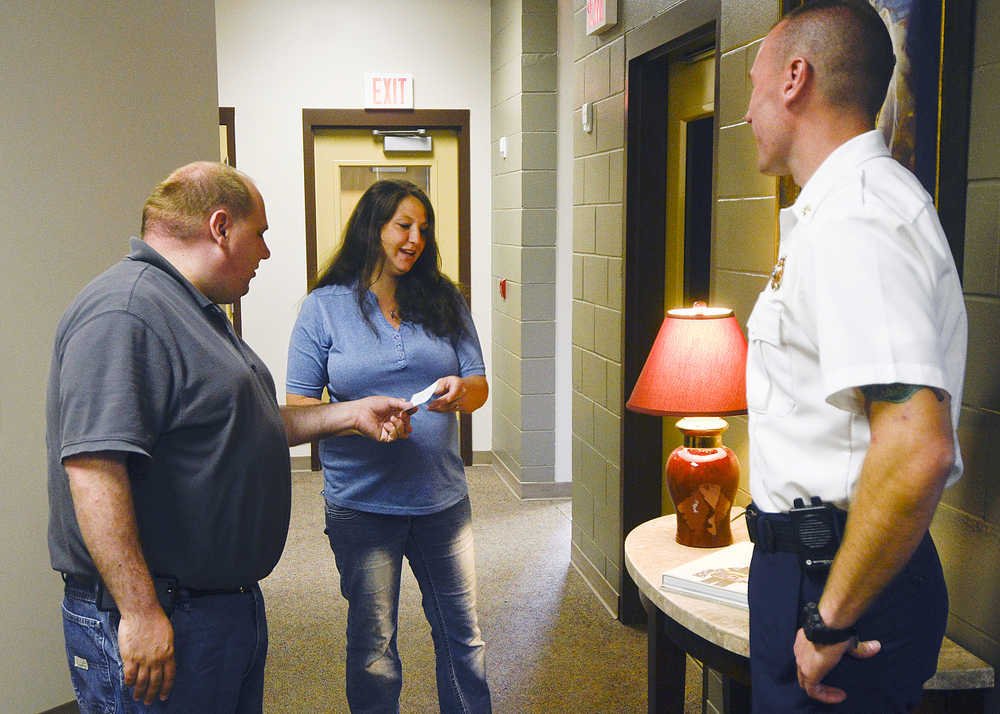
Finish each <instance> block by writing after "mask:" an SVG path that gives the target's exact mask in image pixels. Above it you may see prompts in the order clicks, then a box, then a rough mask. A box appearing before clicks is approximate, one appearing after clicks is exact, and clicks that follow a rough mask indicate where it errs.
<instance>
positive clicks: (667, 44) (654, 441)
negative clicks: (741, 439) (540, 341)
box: [618, 0, 720, 624]
mask: <svg viewBox="0 0 1000 714" xmlns="http://www.w3.org/2000/svg"><path fill="white" fill-rule="evenodd" d="M719 13H720V9H719V2H718V0H688V1H687V2H685V3H682V4H680V5H678V6H675V7H674V8H672V9H671V10H668V11H667V12H665V13H664V14H663V15H660V16H659V17H657V18H655V19H654V20H651V21H650V22H649V23H647V24H646V25H644V26H642V27H641V28H637V29H636V30H633V31H632V33H630V34H629V36H628V39H627V41H626V78H625V87H626V89H625V91H626V101H625V107H626V110H625V114H626V115H625V130H626V139H625V315H624V320H625V339H624V344H625V352H624V359H623V363H622V368H623V371H624V374H623V380H622V381H623V385H622V386H623V388H624V397H625V398H626V399H627V398H628V395H629V394H631V392H632V388H633V387H634V386H635V382H636V380H637V379H638V378H639V373H640V372H641V371H642V366H643V364H644V363H645V361H646V355H648V354H649V350H650V348H651V347H652V345H653V340H655V339H656V333H657V331H658V330H659V328H660V324H661V323H662V322H663V299H662V295H663V290H664V275H663V273H664V262H665V260H666V246H665V236H666V219H667V217H666V211H665V210H664V207H665V206H666V191H667V176H666V170H667V169H666V166H667V66H668V63H669V62H670V59H671V57H672V56H676V55H678V54H681V53H684V52H685V51H687V50H690V49H691V48H693V47H696V46H699V45H704V44H705V43H706V42H712V41H714V43H715V46H716V47H718V46H719V41H718V40H719V38H718V27H719ZM716 96H718V63H717V64H716ZM716 116H718V112H716ZM717 132H718V126H716V134H717ZM713 195H714V192H713ZM662 449H663V435H662V422H661V420H660V419H655V418H651V417H649V416H647V415H644V414H636V413H634V412H630V411H628V410H623V417H622V453H621V464H622V482H621V504H622V505H621V508H622V519H621V527H622V533H621V541H620V542H621V548H622V553H621V557H622V561H621V562H625V560H624V557H625V556H624V548H625V536H626V535H627V534H628V533H629V532H630V531H631V530H632V529H633V528H635V527H636V526H637V525H639V524H640V523H643V522H645V521H648V520H649V519H651V518H656V517H657V516H659V515H660V503H661V480H662V477H661V469H662V461H663V456H662V454H663V452H662ZM619 592H620V595H619V597H618V618H619V619H620V620H621V621H622V622H625V623H628V624H640V623H643V622H645V621H646V612H645V610H644V608H643V606H642V602H641V600H640V598H639V590H638V588H637V587H636V585H635V583H634V582H632V578H631V577H630V576H629V574H628V571H627V570H626V569H625V568H622V582H621V588H620V590H619Z"/></svg>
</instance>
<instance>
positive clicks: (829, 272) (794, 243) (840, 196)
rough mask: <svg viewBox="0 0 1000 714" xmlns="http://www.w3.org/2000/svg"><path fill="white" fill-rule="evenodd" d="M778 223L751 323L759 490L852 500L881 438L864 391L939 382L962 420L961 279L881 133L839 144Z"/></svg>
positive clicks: (764, 496) (771, 495)
mask: <svg viewBox="0 0 1000 714" xmlns="http://www.w3.org/2000/svg"><path fill="white" fill-rule="evenodd" d="M779 221H780V228H781V242H780V246H779V250H778V265H777V266H776V267H775V272H774V274H773V275H772V277H771V279H770V280H769V281H768V283H767V285H766V287H765V289H764V291H763V292H762V293H761V294H760V297H759V298H758V299H757V303H756V305H755V306H754V309H753V313H752V314H751V316H750V320H749V321H748V323H747V332H748V337H749V343H750V345H749V354H748V359H747V404H748V409H749V431H750V495H751V497H752V498H753V500H754V502H755V503H756V504H757V505H758V506H759V507H760V508H761V510H763V511H769V512H776V511H787V510H788V509H789V508H791V506H792V503H793V501H794V499H795V498H803V499H805V501H806V503H808V502H809V497H810V496H819V497H820V498H822V499H823V500H825V501H829V502H832V503H834V504H836V505H838V506H840V507H841V508H845V509H846V508H848V506H849V505H850V502H851V500H852V498H853V496H854V492H855V488H856V486H857V479H858V476H859V474H860V472H861V465H862V462H863V461H864V459H865V455H866V453H867V452H868V446H869V444H870V441H871V433H870V431H869V427H868V420H867V419H866V417H865V414H864V402H863V398H862V396H861V393H860V390H859V387H862V386H865V385H868V384H891V383H893V382H903V383H908V384H919V385H925V386H928V387H936V388H938V389H943V390H945V391H946V392H948V394H949V395H950V396H951V418H952V425H953V426H954V427H955V428H956V429H957V426H958V415H959V411H960V409H961V403H962V382H963V379H964V372H965V354H966V335H967V325H966V315H965V301H964V298H963V296H962V288H961V285H960V282H959V279H958V273H957V272H956V270H955V264H954V260H953V259H952V255H951V251H950V249H949V246H948V242H947V240H946V238H945V236H944V232H943V231H942V229H941V224H940V222H939V221H938V217H937V213H936V212H935V210H934V204H933V202H932V200H931V198H930V196H929V195H928V194H927V192H926V191H924V189H923V187H922V186H921V185H920V183H919V181H918V180H917V179H916V177H915V176H913V174H911V173H910V172H909V171H907V170H906V169H905V168H904V167H903V166H901V165H900V164H899V163H898V162H896V161H895V160H893V159H892V158H891V156H890V155H889V152H888V150H887V149H886V146H885V142H884V140H883V138H882V135H881V133H880V132H878V131H871V132H868V133H865V134H861V135H859V136H856V137H854V138H853V139H851V140H849V141H847V142H845V143H844V144H842V145H841V146H839V147H838V148H837V149H836V150H835V151H833V152H832V153H831V154H830V155H829V156H828V157H827V158H826V160H825V161H824V162H823V163H822V164H821V165H820V167H819V168H818V169H817V170H816V172H815V173H814V174H813V175H812V177H811V178H810V179H809V181H808V182H807V183H806V185H805V186H804V187H803V189H802V192H801V193H800V194H799V197H798V199H797V200H796V201H795V204H794V205H793V206H792V207H790V208H786V209H783V210H782V211H781V215H780V218H779ZM954 438H955V456H956V458H955V464H954V466H953V467H952V471H951V474H950V475H949V478H948V483H949V485H950V484H951V483H954V482H955V481H956V480H957V479H958V478H959V476H961V473H962V463H961V456H960V454H959V450H958V438H957V435H956V436H955V437H954Z"/></svg>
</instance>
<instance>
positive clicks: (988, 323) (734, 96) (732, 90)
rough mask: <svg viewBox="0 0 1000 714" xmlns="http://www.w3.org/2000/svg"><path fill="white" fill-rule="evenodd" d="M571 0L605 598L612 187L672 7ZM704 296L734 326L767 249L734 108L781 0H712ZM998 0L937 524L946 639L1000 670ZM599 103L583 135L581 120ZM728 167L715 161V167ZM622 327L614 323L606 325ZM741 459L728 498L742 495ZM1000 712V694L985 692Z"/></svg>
mask: <svg viewBox="0 0 1000 714" xmlns="http://www.w3.org/2000/svg"><path fill="white" fill-rule="evenodd" d="M584 5H585V3H584V2H583V0H574V4H573V8H574V12H573V22H574V70H575V71H574V75H573V77H572V78H569V79H565V80H561V86H560V90H561V91H567V88H568V87H569V86H570V83H572V88H573V91H574V101H573V105H574V108H575V115H574V116H575V121H574V129H573V131H574V166H573V239H574V240H573V242H574V245H573V328H572V355H573V360H572V362H573V382H572V384H573V429H572V432H573V437H572V443H573V473H574V484H573V521H574V522H573V546H572V548H573V561H574V564H575V565H577V567H578V568H579V569H580V570H581V572H582V573H584V575H585V577H587V579H588V581H589V582H590V584H591V586H592V587H593V588H594V590H595V591H596V592H597V593H598V595H599V596H600V597H601V599H602V600H604V602H605V603H606V604H608V606H609V607H613V604H614V600H615V598H616V597H617V594H618V589H619V587H620V582H621V579H620V575H621V567H622V566H621V562H620V559H619V552H620V548H621V542H620V539H621V535H620V524H621V505H620V503H619V502H618V495H617V494H618V493H619V489H620V483H621V472H620V455H619V453H618V452H619V451H620V442H621V437H620V435H621V404H622V402H623V401H624V395H623V394H622V393H621V391H622V365H621V361H620V360H621V352H620V351H619V350H620V344H621V334H622V323H621V320H622V312H621V311H622V296H623V285H622V275H623V271H622V266H623V264H624V263H623V260H624V256H623V255H621V253H620V252H619V250H620V246H621V245H622V235H623V233H622V225H621V221H622V215H623V213H622V210H621V209H622V197H623V193H624V160H623V158H624V153H623V151H622V150H623V147H624V119H625V115H624V95H623V92H624V80H625V73H626V67H625V59H624V58H625V56H626V54H625V49H626V46H627V45H628V43H629V41H630V37H632V36H633V35H632V33H633V31H637V30H638V31H639V32H637V35H638V34H641V31H642V30H643V27H644V25H646V24H647V23H649V22H650V21H651V20H655V19H656V18H657V16H659V15H660V14H662V13H663V12H666V11H668V10H672V9H673V8H675V7H677V6H678V3H676V2H668V0H661V2H652V3H651V2H648V1H647V0H622V2H621V4H620V6H619V18H620V22H619V25H618V26H617V27H615V28H612V29H611V30H610V31H609V32H607V33H604V34H602V35H600V36H597V37H593V36H587V35H586V34H585V32H584V23H585V10H584ZM720 10H721V20H720V27H719V47H718V51H719V65H718V66H719V94H718V98H717V103H716V113H717V117H718V127H719V134H718V142H717V160H716V168H717V171H716V174H717V179H716V201H715V207H714V215H713V238H712V240H713V244H712V284H711V292H712V302H713V303H715V304H726V305H729V306H731V307H733V308H734V310H735V312H736V316H737V318H738V319H739V320H740V322H741V323H742V324H744V325H745V323H746V320H747V318H748V316H749V314H750V311H751V309H752V307H753V304H754V301H755V300H756V296H757V294H758V292H759V291H760V289H761V288H762V286H763V284H764V283H765V281H766V279H767V276H768V275H769V274H770V271H771V269H772V267H773V265H774V261H775V258H776V254H777V238H778V230H777V213H778V209H779V196H780V195H781V191H780V187H779V182H778V181H777V180H776V179H774V178H769V177H764V176H761V175H760V174H759V173H758V172H757V169H756V151H755V148H754V144H753V139H752V136H751V134H750V131H749V128H748V126H747V125H746V123H745V122H744V119H743V117H744V113H745V110H746V106H747V102H748V100H749V94H750V85H749V79H748V72H749V69H750V67H751V65H752V63H753V60H754V58H755V57H756V53H757V50H758V49H759V46H760V41H761V40H762V38H763V37H764V35H766V33H767V31H768V30H769V29H770V27H771V25H772V24H773V23H774V22H775V21H776V20H777V19H778V17H779V13H780V2H779V0H755V1H754V2H747V1H746V0H721V4H720ZM998 18H1000V0H980V2H978V3H977V17H976V31H975V38H974V47H975V59H974V68H973V83H972V85H973V86H972V94H973V96H972V112H971V114H972V116H971V130H970V134H971V136H970V151H969V163H968V170H969V175H968V196H967V221H966V236H965V254H964V260H963V269H964V278H963V282H964V288H965V293H966V304H967V308H968V313H969V326H970V335H969V360H968V367H967V377H966V385H965V395H964V404H963V413H962V421H961V429H960V437H961V443H962V453H963V458H964V460H965V463H966V473H965V476H964V477H963V479H962V480H961V481H960V482H959V483H958V484H957V485H956V486H954V487H953V488H951V489H949V490H948V491H946V493H945V495H944V499H943V502H942V505H941V507H940V508H939V509H938V513H937V516H936V518H935V520H934V523H933V525H932V532H933V534H934V537H935V540H936V542H937V544H938V548H939V550H940V552H941V557H942V561H943V563H944V568H945V574H946V578H947V580H948V587H949V591H950V593H951V612H950V621H949V630H948V634H949V636H950V637H951V638H952V639H954V640H956V641H957V642H959V643H960V644H962V645H964V646H965V647H967V648H968V649H970V650H971V651H973V652H974V653H976V654H978V655H979V656H981V657H983V658H985V659H987V660H988V661H989V662H991V663H992V664H993V665H994V666H1000V613H998V612H997V609H996V608H995V607H992V606H990V604H991V603H994V602H996V601H997V600H998V597H1000V574H998V573H997V569H996V568H995V567H994V564H995V563H997V562H1000V485H998V483H1000V479H998V478H997V477H998V476H1000V359H998V358H997V354H998V353H1000V169H998V167H1000V118H998V117H997V113H996V112H995V107H996V106H997V103H998V101H1000V49H998V46H997V44H996V43H995V42H990V41H989V38H991V37H994V36H996V35H997V34H998V33H1000V19H998ZM585 102H591V103H592V104H593V105H594V109H595V111H594V117H595V127H594V131H593V133H591V134H585V133H584V132H583V131H582V129H581V128H580V123H579V112H580V107H581V106H582V105H583V104H584V103H585ZM722 167H724V170H723V168H722ZM616 321H617V322H618V324H617V325H616V324H615V322H616ZM729 421H730V430H729V432H728V433H727V436H726V442H727V444H729V445H730V446H731V447H732V448H733V449H734V450H735V451H736V452H737V454H738V455H739V457H740V458H741V460H742V461H743V463H744V464H746V463H747V459H746V454H747V449H746V420H745V418H741V417H736V418H732V419H730V420H729ZM746 475H747V474H746V470H745V469H744V474H743V481H742V483H741V493H740V496H739V499H740V501H741V502H744V503H745V502H746V501H747V500H748V499H749V494H748V492H747V480H746ZM993 706H994V708H995V709H997V710H1000V703H998V702H994V703H993Z"/></svg>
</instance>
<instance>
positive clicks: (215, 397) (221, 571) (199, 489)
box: [46, 163, 410, 712]
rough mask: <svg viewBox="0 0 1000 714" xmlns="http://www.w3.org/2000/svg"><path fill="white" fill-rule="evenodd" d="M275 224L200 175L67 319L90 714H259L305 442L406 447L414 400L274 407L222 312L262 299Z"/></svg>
mask: <svg viewBox="0 0 1000 714" xmlns="http://www.w3.org/2000/svg"><path fill="white" fill-rule="evenodd" d="M266 230H267V216H266V213H265V209H264V202H263V199H262V198H261V195H260V193H259V192H258V191H257V188H256V187H255V186H254V185H253V183H252V182H251V181H250V180H249V179H248V178H247V177H246V176H244V175H243V174H240V173H239V172H237V171H235V170H234V169H231V168H229V167H227V166H225V165H223V164H212V163H196V164H190V165H188V166H184V167H182V168H180V169H178V170H177V171H175V172H173V173H172V174H171V175H170V176H168V177H167V178H166V179H165V180H164V181H163V182H161V183H160V184H159V185H158V186H157V187H156V188H155V189H154V190H153V192H152V194H150V196H149V198H148V199H147V201H146V205H145V206H144V208H143V214H142V239H141V240H140V239H136V238H133V239H132V243H131V252H130V253H129V255H128V256H127V257H126V258H125V259H124V260H122V261H121V262H120V263H118V264H117V265H115V266H113V267H111V268H110V269H109V270H107V271H106V272H105V273H104V274H102V275H100V276H98V277H97V278H96V279H95V280H94V281H93V282H92V283H90V285H88V286H87V287H86V288H84V290H83V291H82V292H81V293H80V294H79V295H78V296H77V298H76V300H75V301H74V303H73V304H72V305H71V306H70V308H69V309H68V310H67V312H66V314H65V315H64V316H63V319H62V321H61V322H60V324H59V328H58V331H57V334H56V339H55V347H54V351H53V358H52V365H51V371H50V377H49V387H48V401H47V418H48V429H47V435H46V441H47V444H48V454H49V502H50V519H49V550H50V555H51V561H52V567H53V568H54V569H55V570H57V571H59V572H61V573H62V574H63V577H64V580H65V581H66V592H65V594H66V597H65V599H64V601H63V620H64V631H65V636H66V653H67V658H68V662H69V667H70V672H71V675H72V678H73V684H74V690H75V691H76V693H77V698H78V700H79V702H80V705H81V708H82V710H84V711H97V710H101V711H103V710H104V709H103V708H102V707H105V706H107V707H110V708H111V709H113V710H115V711H121V710H126V711H157V712H163V711H170V712H174V711H176V712H192V711H237V712H260V711H261V709H262V700H263V676H264V660H265V656H266V652H267V625H266V618H265V615H264V607H263V600H262V598H261V594H260V588H259V587H258V586H257V582H258V581H259V580H261V579H262V578H264V577H265V576H266V575H267V574H268V573H270V572H271V570H272V568H273V567H274V566H275V564H276V563H277V561H278V558H279V556H280V555H281V550H282V548H283V547H284V542H285V536H286V534H287V530H288V521H289V516H290V508H291V485H290V484H291V481H290V466H289V455H288V447H289V445H291V444H298V443H303V442H305V441H309V440H311V439H314V438H317V437H319V436H326V435H333V434H361V435H364V436H367V437H370V438H373V439H376V440H379V441H384V442H388V441H392V440H394V439H396V438H405V437H406V436H407V435H408V434H409V430H410V427H409V418H408V416H407V415H406V414H405V411H404V410H405V409H406V408H407V407H408V406H409V404H408V403H407V402H406V401H404V400H401V399H392V398H389V397H372V398H368V399H364V400H358V401H356V402H344V403H338V404H330V405H324V406H319V407H299V408H289V407H279V406H278V404H277V401H276V397H275V388H274V382H273V380H272V378H271V375H270V373H269V372H268V370H267V367H266V366H265V365H264V363H263V362H262V361H261V360H260V358H259V357H258V356H257V355H256V354H255V353H254V352H253V350H251V349H250V347H249V346H248V345H247V344H246V343H245V342H244V341H243V340H242V339H240V337H239V336H237V335H236V333H235V332H234V331H233V328H232V326H231V325H230V323H229V321H228V319H227V318H226V316H225V314H224V313H223V311H222V310H221V309H220V308H219V306H218V305H219V304H226V303H231V302H234V301H235V300H236V299H237V298H239V297H240V296H242V295H244V294H246V292H247V290H248V289H249V284H250V280H251V279H252V278H253V276H254V274H255V271H256V269H257V267H258V265H259V263H260V262H261V261H262V260H265V259H267V258H268V256H269V255H270V252H269V250H268V248H267V245H266V244H265V242H264V237H263V236H264V231H266ZM130 697H131V699H133V700H134V701H128V700H129V698H130ZM116 707H120V708H116Z"/></svg>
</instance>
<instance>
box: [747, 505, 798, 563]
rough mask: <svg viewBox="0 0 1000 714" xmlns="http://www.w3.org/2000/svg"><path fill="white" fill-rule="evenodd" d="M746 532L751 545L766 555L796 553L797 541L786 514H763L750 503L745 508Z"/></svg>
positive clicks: (789, 517) (789, 518)
mask: <svg viewBox="0 0 1000 714" xmlns="http://www.w3.org/2000/svg"><path fill="white" fill-rule="evenodd" d="M746 517H747V532H748V533H749V534H750V540H751V541H753V544H754V545H755V546H757V547H758V548H760V549H761V550H763V551H765V552H767V553H798V552H799V539H798V537H797V536H796V535H795V530H794V528H792V517H791V516H789V515H788V514H787V513H764V512H762V511H760V510H758V509H757V507H756V506H754V505H753V504H752V503H751V504H750V505H749V506H747V508H746Z"/></svg>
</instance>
